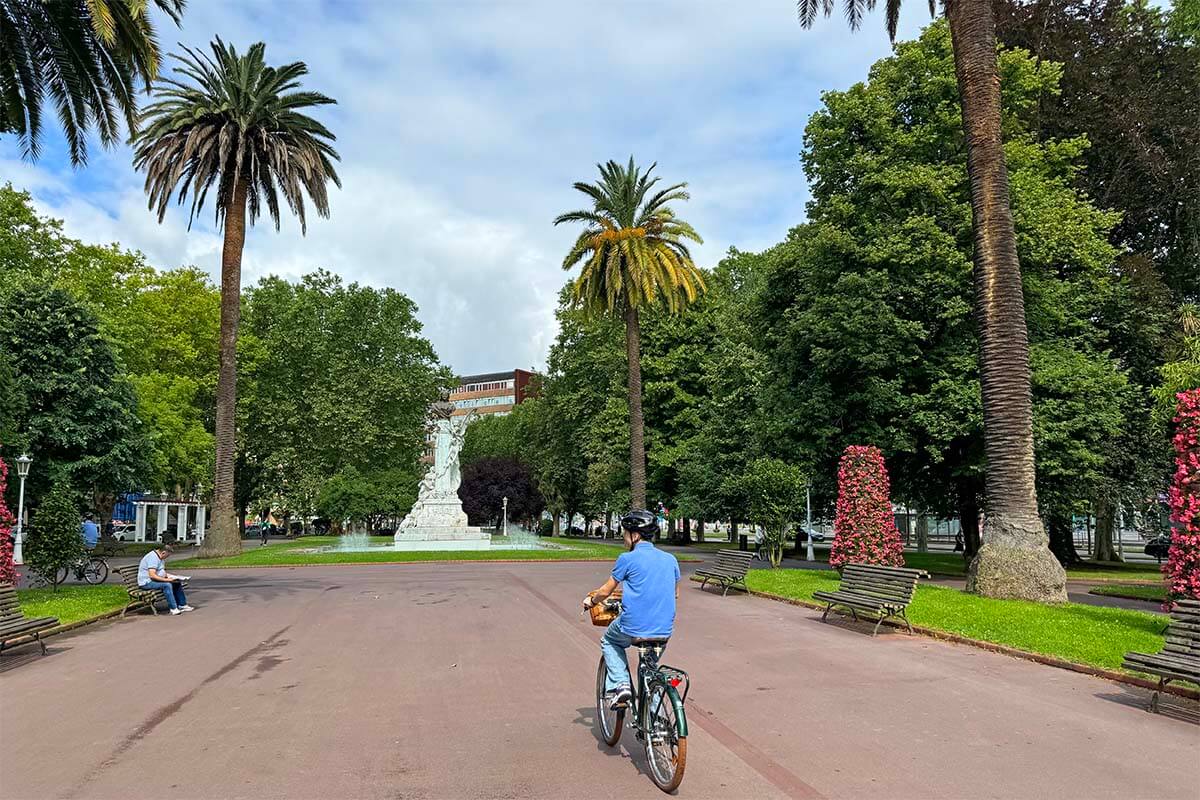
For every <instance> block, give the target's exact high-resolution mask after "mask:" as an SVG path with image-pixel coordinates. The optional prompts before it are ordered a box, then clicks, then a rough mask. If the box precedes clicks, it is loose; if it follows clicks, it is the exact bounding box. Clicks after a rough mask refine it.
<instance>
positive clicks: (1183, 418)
mask: <svg viewBox="0 0 1200 800" xmlns="http://www.w3.org/2000/svg"><path fill="white" fill-rule="evenodd" d="M1176 397H1177V398H1178V400H1179V406H1178V413H1177V414H1176V415H1175V426H1176V428H1175V440H1174V441H1175V478H1174V481H1173V483H1172V485H1171V492H1170V495H1169V502H1170V505H1171V521H1172V522H1173V523H1175V529H1174V530H1173V531H1171V549H1170V550H1169V551H1168V552H1167V563H1166V564H1165V565H1164V566H1163V575H1165V576H1166V579H1167V603H1168V605H1169V604H1170V603H1171V601H1173V600H1178V599H1182V598H1188V599H1192V600H1198V599H1200V389H1189V390H1188V391H1186V392H1180V393H1179V394H1178V395H1176Z"/></svg>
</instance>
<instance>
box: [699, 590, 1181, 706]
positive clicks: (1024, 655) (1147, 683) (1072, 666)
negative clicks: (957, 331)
mask: <svg viewBox="0 0 1200 800" xmlns="http://www.w3.org/2000/svg"><path fill="white" fill-rule="evenodd" d="M692 580H696V579H695V578H693V579H692ZM749 594H751V595H753V596H754V597H762V598H765V599H767V600H774V601H776V602H779V603H787V604H788V605H792V606H800V607H801V608H811V609H814V610H816V611H823V610H824V609H825V606H824V605H823V604H820V603H816V602H813V601H811V600H799V599H797V598H794V597H783V596H782V595H777V594H772V593H771V592H761V591H758V590H757V589H750V590H749ZM884 624H885V625H887V626H889V627H892V628H897V629H901V630H904V627H903V626H902V625H899V624H897V623H895V622H893V621H891V620H887V621H886V622H884ZM912 628H913V633H918V634H920V635H922V636H926V637H928V638H930V639H940V640H941V641H945V642H952V643H954V644H964V645H967V646H969V647H977V648H979V649H980V650H989V651H991V652H993V653H1000V654H1002V655H1006V656H1012V657H1013V658H1020V659H1024V660H1026V661H1033V662H1036V663H1038V664H1044V665H1046V666H1048V667H1058V668H1059V669H1065V670H1070V671H1071V672H1080V673H1083V674H1084V675H1091V676H1092V677H1094V678H1104V679H1105V680H1110V681H1113V682H1115V683H1124V684H1128V685H1130V686H1137V687H1139V688H1142V689H1150V690H1155V689H1158V688H1159V687H1158V681H1151V680H1147V679H1145V678H1137V677H1134V676H1133V675H1127V674H1125V673H1123V672H1115V671H1113V670H1109V669H1104V668H1102V667H1093V666H1089V665H1087V664H1079V663H1076V662H1074V661H1067V660H1065V659H1061V658H1055V657H1054V656H1047V655H1042V654H1041V653H1031V652H1029V651H1028V650H1019V649H1017V648H1015V647H1009V646H1008V645H1003V644H996V643H995V642H985V641H983V640H982V639H971V638H969V637H967V636H960V635H959V634H957V633H950V632H949V631H942V630H938V629H936V628H926V627H925V626H923V625H913V626H912ZM1161 691H1162V692H1163V693H1165V694H1173V695H1177V696H1179V697H1186V698H1188V699H1190V700H1200V690H1198V689H1187V688H1184V687H1182V686H1172V685H1170V684H1167V685H1166V686H1164V687H1163V688H1162V689H1161Z"/></svg>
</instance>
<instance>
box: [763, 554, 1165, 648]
mask: <svg viewBox="0 0 1200 800" xmlns="http://www.w3.org/2000/svg"><path fill="white" fill-rule="evenodd" d="M746 583H747V584H748V585H749V586H750V588H751V589H755V590H758V591H763V592H769V593H771V594H776V595H780V596H783V597H789V598H796V599H801V600H811V599H812V593H813V592H814V591H818V590H822V589H824V590H832V589H833V588H835V587H836V586H837V583H838V578H837V575H836V574H834V573H832V572H818V571H813V570H752V571H751V572H750V573H749V574H748V575H747V576H746ZM908 617H909V619H910V620H912V623H913V624H914V625H923V626H925V627H927V628H936V629H937V630H941V631H946V632H949V633H956V634H958V635H960V636H966V637H969V638H971V639H981V640H983V641H986V642H993V643H995V644H1002V645H1007V646H1009V647H1015V648H1018V649H1020V650H1027V651H1030V652H1033V653H1041V654H1044V655H1050V656H1056V657H1058V658H1062V659H1065V660H1067V661H1074V662H1076V663H1080V664H1089V665H1091V666H1095V667H1103V668H1105V669H1112V670H1119V669H1120V667H1121V659H1122V656H1123V655H1124V654H1125V653H1126V652H1128V651H1130V650H1137V651H1141V652H1147V653H1156V652H1158V651H1159V650H1161V649H1162V646H1163V637H1162V630H1163V628H1164V627H1165V626H1166V624H1167V617H1166V616H1164V615H1161V614H1151V613H1146V612H1141V611H1126V610H1124V609H1120V608H1099V607H1095V606H1086V605H1080V604H1077V603H1067V604H1065V605H1062V606H1044V605H1040V604H1038V603H1028V602H1025V601H1021V600H991V599H988V598H984V597H977V596H975V595H970V594H966V593H965V592H961V591H958V590H957V589H948V588H944V587H939V586H921V587H919V588H918V589H917V594H916V596H915V597H914V599H913V603H912V605H911V606H909V608H908Z"/></svg>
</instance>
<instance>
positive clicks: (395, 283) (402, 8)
mask: <svg viewBox="0 0 1200 800" xmlns="http://www.w3.org/2000/svg"><path fill="white" fill-rule="evenodd" d="M279 8H280V6H279V4H277V3H273V2H266V1H265V0H260V1H259V2H254V1H253V0H251V2H245V1H244V0H242V1H241V2H232V1H231V0H222V1H220V2H217V1H214V2H208V3H192V4H191V5H190V6H189V8H188V11H187V15H186V17H185V22H184V27H183V29H182V30H181V31H175V30H171V29H168V28H162V29H160V36H161V38H162V40H163V41H164V42H172V41H173V40H174V39H176V38H180V39H183V40H184V41H185V42H187V43H189V44H191V45H193V46H203V45H204V44H205V43H206V42H207V41H208V40H209V38H210V36H211V35H212V34H213V33H220V34H221V35H222V37H223V38H225V39H226V40H227V41H230V42H233V43H235V44H237V45H238V46H239V47H242V48H244V47H245V46H246V45H247V44H249V43H250V42H251V41H254V40H258V39H263V40H265V41H266V42H267V57H268V59H269V60H270V61H273V62H281V61H288V60H294V59H301V60H304V61H305V62H307V63H308V65H309V68H310V70H311V75H310V76H309V77H308V79H307V80H306V81H305V85H306V87H308V88H312V89H315V90H318V91H322V92H325V93H327V94H329V95H331V96H333V97H336V98H337V99H338V101H339V104H338V106H336V107H334V108H330V109H324V110H322V111H320V112H319V115H320V117H321V119H322V120H323V121H325V122H326V123H327V124H328V125H329V127H330V128H331V129H333V130H334V131H335V132H336V133H337V134H338V144H337V146H338V149H339V151H340V152H341V154H342V159H343V160H342V168H341V173H342V177H343V184H344V188H343V190H342V191H340V192H334V194H333V198H332V217H331V219H329V220H320V219H310V221H309V230H308V235H307V237H304V238H301V237H300V235H299V228H298V226H297V225H296V224H295V223H294V222H292V221H290V220H288V221H285V222H284V225H283V228H282V231H281V232H280V233H276V232H275V231H274V230H273V228H272V226H271V225H270V223H269V222H267V221H260V223H259V225H258V226H257V227H256V228H255V229H254V230H253V231H251V233H250V235H249V237H248V239H247V245H246V254H245V259H244V263H243V280H244V282H246V283H252V282H254V281H256V280H257V279H258V278H259V277H261V276H263V275H265V274H268V273H279V274H283V275H287V276H291V277H295V276H298V275H301V274H303V273H305V272H309V271H311V270H313V269H316V268H319V267H323V268H326V269H329V270H332V271H334V272H337V273H338V274H340V275H342V276H343V277H344V278H345V279H346V280H347V281H360V282H364V283H369V284H372V285H376V286H391V287H394V288H396V289H398V290H400V291H402V292H404V293H405V294H407V295H409V296H410V297H412V298H413V299H414V300H415V301H416V302H417V303H418V305H419V306H420V312H419V316H420V318H421V320H422V322H423V323H424V324H425V331H426V334H427V335H428V336H429V337H430V339H431V340H432V341H433V343H434V346H435V347H436V348H437V350H438V353H439V355H440V356H441V357H442V359H443V360H444V361H445V362H446V363H448V364H450V365H451V366H452V367H453V368H454V369H456V370H458V371H460V372H464V373H465V372H482V371H488V370H493V369H507V368H511V367H529V366H533V365H541V364H542V363H543V362H544V358H545V354H546V351H547V348H548V346H549V344H550V342H551V341H552V340H553V337H554V333H555V328H554V319H553V307H554V304H555V300H556V297H557V293H558V289H559V287H560V286H561V285H562V284H563V282H564V281H565V279H566V275H565V274H564V273H563V272H562V270H561V269H560V268H559V265H560V263H561V258H562V255H563V253H564V252H565V249H566V248H567V246H568V245H569V243H570V241H571V240H572V238H573V235H574V233H573V231H570V230H565V229H556V228H554V227H553V226H552V225H551V220H552V219H553V218H554V216H555V215H557V214H558V213H560V212H562V211H564V210H567V209H570V208H575V207H578V206H579V205H581V203H582V200H583V199H584V198H583V196H582V195H579V194H578V193H576V192H574V191H573V190H572V189H571V188H570V185H571V182H572V181H574V180H580V179H586V180H590V179H591V178H592V177H593V175H594V164H595V163H596V162H597V161H603V160H607V159H609V158H616V159H621V160H623V159H625V158H628V156H629V155H630V154H633V155H635V156H636V157H637V159H638V160H639V161H644V162H647V163H648V162H650V161H653V160H657V161H658V162H659V165H660V166H659V172H660V174H661V175H662V176H663V178H664V180H667V181H671V182H675V181H680V180H686V181H688V182H689V184H690V187H689V188H690V191H691V193H692V198H693V199H692V200H691V202H689V203H688V204H686V205H685V206H683V207H681V208H680V209H679V211H680V213H681V214H682V215H683V216H685V218H687V219H689V220H691V221H692V222H693V223H694V224H695V225H696V227H697V228H698V229H699V230H700V232H701V233H702V234H703V235H704V237H705V244H704V245H703V246H702V247H700V248H698V249H697V250H696V254H697V256H698V259H699V260H700V262H701V263H702V264H703V265H706V266H711V265H712V264H713V263H715V261H716V260H717V259H719V258H720V257H721V256H722V255H723V254H724V253H725V251H726V250H727V249H728V248H729V247H730V246H738V247H741V248H743V249H757V248H761V247H763V246H766V245H768V244H770V243H771V242H774V241H778V240H779V239H780V238H781V237H782V236H783V235H784V233H785V232H786V230H787V228H788V227H790V226H791V225H794V224H796V223H797V222H799V221H800V220H801V219H802V218H803V207H804V202H805V200H806V199H807V188H806V185H805V181H804V176H803V173H802V171H801V169H800V164H799V159H798V154H799V151H800V149H801V146H802V133H803V127H804V122H805V120H806V119H807V116H808V115H809V114H810V113H811V112H812V111H813V110H814V109H815V108H817V107H818V105H819V102H820V98H819V95H820V91H821V90H822V89H828V88H844V87H846V86H848V85H849V84H851V83H853V82H854V81H857V80H861V79H863V78H864V77H865V76H866V70H867V67H868V66H869V65H870V63H872V62H873V61H874V60H876V59H878V58H879V57H881V56H883V55H885V54H886V53H887V52H888V43H887V38H886V35H885V34H884V33H883V30H882V27H883V21H882V18H881V17H878V16H874V17H872V18H869V19H868V21H867V22H868V24H867V30H864V31H862V32H860V33H858V34H851V33H850V32H848V31H847V30H846V26H845V23H844V21H843V20H841V19H840V18H834V19H832V20H824V21H821V22H820V23H818V25H817V26H816V29H814V30H811V31H805V30H803V29H801V28H800V26H799V25H798V24H797V23H796V21H795V17H794V11H793V8H794V7H793V5H792V4H791V3H790V2H787V1H786V0H784V1H783V2H779V1H778V0H761V1H760V2H742V3H730V2H668V3H657V4H644V3H638V4H634V3H621V2H618V3H609V4H604V5H597V4H578V3H562V2H550V1H549V0H537V2H534V1H533V0H530V1H529V2H510V3H499V2H497V3H465V2H461V3H459V2H437V3H418V4H392V3H386V2H345V3H324V2H318V1H317V0H303V2H300V1H297V2H291V3H289V4H288V6H287V13H286V14H280V13H278V12H279ZM918 10H919V9H918ZM904 22H905V24H906V26H907V27H905V28H904V32H906V33H908V34H911V33H913V32H915V30H916V29H917V28H918V27H919V26H920V25H923V24H924V23H925V22H926V19H924V18H923V17H922V16H921V15H920V14H918V13H916V12H912V13H909V14H907V15H906V16H905V19H904ZM172 49H173V48H172ZM44 152H45V154H46V155H44V156H43V160H42V161H41V162H39V163H38V164H37V165H30V164H27V163H23V162H20V161H18V160H16V157H17V151H16V148H15V144H14V143H12V142H3V141H0V172H2V174H3V176H4V177H3V179H5V180H11V181H12V182H13V183H14V184H16V185H17V186H19V187H22V188H25V189H28V190H29V191H31V192H32V193H33V195H34V196H35V198H36V201H37V203H38V205H39V207H40V208H41V209H42V210H44V211H45V212H47V213H51V214H53V215H54V216H58V217H61V218H63V219H65V220H66V225H67V230H68V232H69V233H71V234H72V235H74V236H77V237H80V238H84V239H87V240H93V241H120V242H121V243H122V244H123V245H125V246H129V247H136V248H138V249H141V250H143V251H144V252H145V253H146V254H147V256H148V257H149V258H150V259H151V261H152V262H153V263H155V264H159V265H162V266H176V265H179V264H195V265H197V266H200V267H202V268H204V269H207V270H208V271H209V272H210V273H212V274H214V275H216V274H217V272H218V271H219V258H220V244H221V240H220V234H219V232H217V231H215V230H214V229H213V226H212V224H211V222H212V216H211V210H209V211H206V212H205V213H204V214H203V215H202V216H201V217H200V218H199V219H198V220H197V221H196V223H195V225H194V226H193V230H192V231H191V232H190V233H189V232H188V231H187V220H186V215H185V214H184V212H183V210H180V209H172V210H171V211H170V212H169V213H168V215H167V219H166V220H165V221H164V223H163V224H162V225H159V224H158V222H157V220H156V219H155V217H154V216H153V215H152V214H151V212H149V211H148V210H147V209H146V203H145V199H144V196H143V194H142V188H141V179H140V176H139V175H137V174H135V173H134V172H133V170H132V168H131V167H130V156H129V152H128V150H127V149H125V148H120V149H118V150H115V151H112V152H104V151H99V150H98V151H97V152H95V153H94V154H93V157H92V163H91V164H90V165H89V167H88V168H87V169H86V170H83V171H78V172H75V171H72V170H70V169H69V168H66V167H65V166H63V163H62V147H61V144H60V143H59V142H55V141H53V139H51V138H48V139H47V142H46V146H45V148H44Z"/></svg>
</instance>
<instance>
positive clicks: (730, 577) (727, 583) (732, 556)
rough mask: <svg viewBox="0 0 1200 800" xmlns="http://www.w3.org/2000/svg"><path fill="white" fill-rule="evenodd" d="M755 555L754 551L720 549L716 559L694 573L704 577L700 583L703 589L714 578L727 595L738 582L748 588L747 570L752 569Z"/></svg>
mask: <svg viewBox="0 0 1200 800" xmlns="http://www.w3.org/2000/svg"><path fill="white" fill-rule="evenodd" d="M753 557H754V554H753V553H750V552H743V551H741V550H718V551H717V559H716V561H714V562H712V563H706V564H704V566H702V567H701V568H700V569H698V570H696V571H695V572H694V573H693V574H694V575H695V576H696V577H698V578H703V579H704V580H703V581H702V582H701V584H700V588H701V589H703V588H704V586H705V585H707V583H708V581H710V580H712V581H715V582H716V583H718V584H720V586H721V587H722V588H723V589H724V592H723V593H724V594H726V595H727V594H729V589H730V588H732V587H733V586H736V585H738V584H740V585H741V587H742V588H744V589H745V588H746V571H747V570H748V569H750V561H751V559H752V558H753ZM747 591H749V590H748V589H747Z"/></svg>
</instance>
